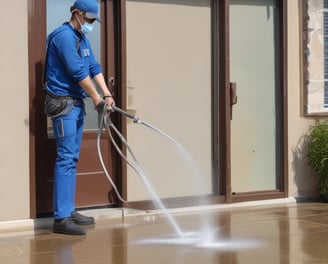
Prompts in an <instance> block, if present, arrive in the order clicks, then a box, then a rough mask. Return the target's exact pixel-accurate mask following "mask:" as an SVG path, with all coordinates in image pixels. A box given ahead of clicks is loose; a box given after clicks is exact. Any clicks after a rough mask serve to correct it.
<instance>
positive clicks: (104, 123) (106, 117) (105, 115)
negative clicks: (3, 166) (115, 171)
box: [97, 105, 184, 238]
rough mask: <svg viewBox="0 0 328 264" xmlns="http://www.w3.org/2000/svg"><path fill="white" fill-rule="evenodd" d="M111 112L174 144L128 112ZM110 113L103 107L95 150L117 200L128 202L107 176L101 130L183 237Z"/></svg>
mask: <svg viewBox="0 0 328 264" xmlns="http://www.w3.org/2000/svg"><path fill="white" fill-rule="evenodd" d="M111 110H112V111H116V112H118V113H120V114H122V115H124V116H125V117H127V118H130V119H132V120H133V122H134V123H136V124H139V125H144V126H146V127H148V128H150V129H152V130H153V131H155V132H157V133H159V134H160V135H162V136H164V137H165V138H167V139H168V140H170V141H172V142H175V143H176V141H175V140H174V139H173V138H172V137H170V136H169V135H167V134H166V133H164V132H163V131H162V130H160V129H159V128H157V127H155V126H153V125H151V124H149V123H147V122H145V121H142V120H141V119H139V118H137V117H135V116H133V115H131V114H129V113H128V112H126V111H124V110H122V109H120V108H118V107H116V106H112V108H111ZM110 113H111V111H109V110H108V109H107V107H106V105H104V108H103V111H102V113H101V120H100V124H99V129H98V137H97V150H98V157H99V161H100V163H101V166H102V168H103V170H104V173H105V175H106V177H107V179H108V181H109V183H110V184H111V185H112V187H113V189H114V191H115V193H116V195H117V197H118V199H119V200H120V201H121V202H122V203H124V204H128V202H127V201H126V200H124V199H123V198H122V196H121V195H120V193H119V191H118V189H117V187H116V185H115V183H114V181H113V180H112V178H111V176H110V175H109V173H108V171H107V169H106V166H105V164H104V162H103V157H102V152H101V146H100V138H101V134H102V130H103V129H105V130H106V131H107V134H108V137H109V138H110V140H111V142H112V143H113V146H114V147H115V149H116V151H117V152H118V154H119V155H120V156H121V157H122V159H123V160H124V161H125V162H126V163H127V164H128V165H129V166H130V167H131V168H132V169H133V170H134V171H135V172H136V173H137V175H138V176H139V177H140V178H141V180H142V181H143V183H144V184H145V186H146V188H147V190H148V192H149V193H150V195H151V197H152V198H153V201H154V202H155V204H156V205H157V206H158V207H159V208H160V209H161V210H162V211H163V212H164V213H165V215H166V216H167V218H168V220H169V221H170V223H171V224H172V226H173V228H174V229H175V231H176V232H177V234H178V235H179V237H180V238H182V237H184V233H183V232H182V231H181V229H180V227H179V225H178V224H177V222H176V221H175V219H174V218H173V216H172V215H171V214H169V213H168V210H167V209H166V207H165V206H164V205H163V203H162V201H161V199H160V198H159V197H158V195H157V194H156V192H155V191H154V188H153V187H152V186H151V184H150V182H149V181H148V179H147V177H146V174H145V171H144V169H143V168H142V166H141V164H140V163H139V161H138V160H137V158H136V156H135V155H134V153H133V151H132V149H131V147H130V146H129V144H128V142H127V140H126V139H125V138H124V136H123V135H122V134H121V133H120V132H119V130H118V129H117V128H116V127H115V125H114V124H113V122H112V120H111V118H110ZM111 131H113V132H114V133H115V134H116V135H117V136H118V138H119V139H120V140H121V142H122V143H123V145H124V146H125V148H126V150H127V151H128V153H129V154H130V156H131V157H132V162H131V161H129V160H128V158H127V156H125V155H124V154H123V152H122V150H121V149H120V147H119V145H118V143H117V142H116V141H115V139H114V137H113V134H112V132H111Z"/></svg>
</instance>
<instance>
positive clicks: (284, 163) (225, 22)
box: [214, 0, 288, 203]
mask: <svg viewBox="0 0 328 264" xmlns="http://www.w3.org/2000/svg"><path fill="white" fill-rule="evenodd" d="M216 1H218V6H219V10H220V13H219V29H220V30H219V38H220V39H221V41H220V48H219V87H218V89H219V92H218V96H219V106H218V109H219V110H218V112H219V117H218V119H219V121H218V122H219V126H218V127H220V128H221V129H219V130H217V131H216V132H217V133H218V134H219V146H217V147H216V149H215V150H216V151H218V150H220V153H223V154H222V155H220V156H219V158H218V160H219V164H220V166H219V169H218V171H219V175H221V177H220V180H219V182H220V185H219V191H220V193H221V194H223V195H225V201H226V203H234V202H243V201H253V200H265V199H276V198H284V197H288V188H287V187H288V148H287V146H288V134H287V133H288V114H287V113H288V107H287V94H288V93H287V91H288V89H287V1H284V0H276V4H277V9H278V29H279V46H278V48H277V50H278V51H280V54H279V77H280V78H279V80H280V83H279V84H278V89H280V92H279V96H280V98H279V100H280V102H281V104H280V105H281V109H278V111H277V112H279V114H278V119H277V121H279V123H278V126H279V127H280V128H281V133H280V136H281V147H280V148H278V150H280V152H278V153H277V154H278V156H277V162H278V163H279V165H280V171H279V172H278V173H279V175H277V182H278V184H277V185H278V186H277V191H259V192H249V193H242V194H237V195H232V193H231V166H232V164H231V115H232V102H231V99H232V98H231V95H230V93H231V80H230V50H229V47H230V43H229V38H230V35H229V29H230V26H229V25H230V0H222V1H221V0H216ZM277 137H279V135H277ZM215 155H218V154H214V156H215Z"/></svg>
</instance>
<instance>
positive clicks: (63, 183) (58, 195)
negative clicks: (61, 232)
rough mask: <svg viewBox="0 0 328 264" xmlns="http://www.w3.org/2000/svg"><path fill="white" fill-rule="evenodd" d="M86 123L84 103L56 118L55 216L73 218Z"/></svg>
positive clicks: (54, 125)
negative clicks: (77, 172) (84, 125)
mask: <svg viewBox="0 0 328 264" xmlns="http://www.w3.org/2000/svg"><path fill="white" fill-rule="evenodd" d="M83 123H84V105H83V103H79V104H75V105H74V107H73V109H72V110H71V111H70V112H69V113H67V114H65V115H63V116H58V117H55V118H53V128H54V134H55V138H56V145H57V158H56V163H55V170H54V190H53V206H54V218H55V219H61V218H65V217H70V216H71V213H72V212H73V211H74V210H75V190H76V167H77V162H78V160H79V156H80V149H81V143H82V133H83Z"/></svg>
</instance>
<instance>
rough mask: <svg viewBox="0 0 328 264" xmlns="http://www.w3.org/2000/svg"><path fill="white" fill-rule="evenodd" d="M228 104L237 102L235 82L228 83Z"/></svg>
mask: <svg viewBox="0 0 328 264" xmlns="http://www.w3.org/2000/svg"><path fill="white" fill-rule="evenodd" d="M230 104H231V105H234V104H237V83H235V82H232V83H230Z"/></svg>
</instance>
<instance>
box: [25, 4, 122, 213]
mask: <svg viewBox="0 0 328 264" xmlns="http://www.w3.org/2000/svg"><path fill="white" fill-rule="evenodd" d="M106 1H110V0H101V5H102V7H104V8H102V11H101V12H103V13H102V16H104V14H105V12H106V10H105V8H107V6H111V5H110V4H108V5H107V4H106V3H105V2H106ZM112 1H113V0H112ZM113 3H114V4H113V5H112V6H113V8H114V9H115V11H114V16H115V18H114V19H115V23H116V25H115V28H116V30H115V32H113V34H115V37H116V40H117V42H116V43H115V48H116V54H115V59H116V60H117V65H116V69H115V73H116V80H115V82H116V87H114V91H115V100H116V102H117V104H118V105H120V106H121V107H122V108H123V109H125V107H126V99H125V98H126V39H125V32H126V31H125V20H126V18H125V0H118V1H116V0H115V1H113ZM106 13H107V14H108V12H106ZM104 22H105V21H103V23H104ZM103 30H104V29H103ZM109 37H110V36H108V38H109ZM45 40H46V0H28V54H29V57H28V60H29V120H30V135H29V149H30V161H29V163H30V218H32V219H34V218H36V213H37V212H36V189H37V186H36V177H37V173H38V172H37V171H36V168H37V163H38V162H42V150H43V149H44V146H42V144H40V140H39V138H40V137H41V138H42V137H44V136H45V135H46V133H45V131H46V117H45V115H44V114H43V103H42V102H43V100H42V98H41V97H42V96H43V95H42V93H41V92H40V90H41V87H42V69H43V61H44V47H45ZM107 41H108V39H107ZM102 49H104V46H103V47H102ZM104 54H107V56H113V54H112V53H109V52H106V53H104ZM106 60H107V58H104V59H103V60H102V62H101V63H102V65H105V68H107V67H106V66H107V65H106V64H105V61H106ZM110 73H111V72H110V71H109V72H108V73H107V75H108V74H110ZM105 77H106V76H105ZM115 121H117V127H118V128H119V129H120V130H121V132H122V133H123V135H126V124H125V122H124V121H123V118H122V117H118V116H117V117H115ZM115 121H114V122H115ZM37 124H44V125H42V127H40V125H38V126H37ZM41 142H42V140H41ZM40 153H41V154H40ZM117 167H118V168H117V172H116V173H119V174H117V175H119V176H118V178H119V179H120V181H119V183H118V188H119V190H120V191H121V193H122V197H123V198H126V168H125V165H124V164H123V163H122V162H120V163H119V165H118V166H117Z"/></svg>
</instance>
